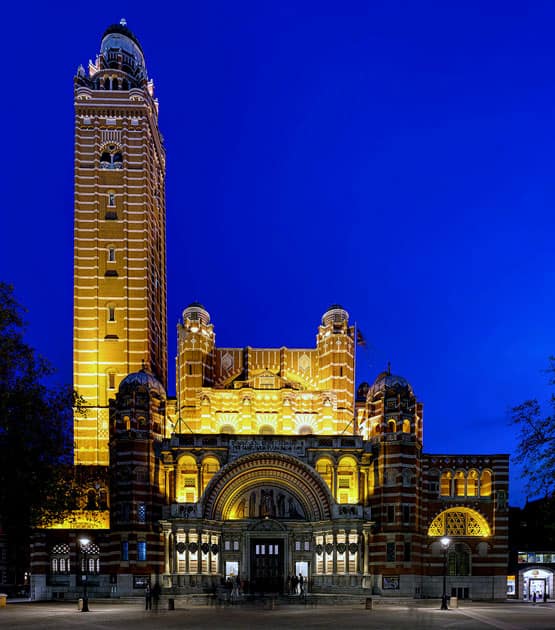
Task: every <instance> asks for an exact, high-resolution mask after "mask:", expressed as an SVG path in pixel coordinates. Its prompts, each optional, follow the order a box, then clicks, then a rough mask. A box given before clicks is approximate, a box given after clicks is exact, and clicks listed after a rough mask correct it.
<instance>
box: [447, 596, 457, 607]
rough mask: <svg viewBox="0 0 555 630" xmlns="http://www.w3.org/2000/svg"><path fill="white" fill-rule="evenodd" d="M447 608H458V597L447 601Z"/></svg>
mask: <svg viewBox="0 0 555 630" xmlns="http://www.w3.org/2000/svg"><path fill="white" fill-rule="evenodd" d="M449 606H451V608H458V607H459V598H458V597H451V598H450V600H449Z"/></svg>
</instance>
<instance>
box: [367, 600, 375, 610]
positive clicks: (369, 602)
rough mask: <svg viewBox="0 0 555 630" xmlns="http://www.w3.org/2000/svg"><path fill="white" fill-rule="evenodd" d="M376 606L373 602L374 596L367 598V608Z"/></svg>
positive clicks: (370, 608)
mask: <svg viewBox="0 0 555 630" xmlns="http://www.w3.org/2000/svg"><path fill="white" fill-rule="evenodd" d="M373 608H374V604H373V603H372V598H371V597H367V598H366V610H372V609H373Z"/></svg>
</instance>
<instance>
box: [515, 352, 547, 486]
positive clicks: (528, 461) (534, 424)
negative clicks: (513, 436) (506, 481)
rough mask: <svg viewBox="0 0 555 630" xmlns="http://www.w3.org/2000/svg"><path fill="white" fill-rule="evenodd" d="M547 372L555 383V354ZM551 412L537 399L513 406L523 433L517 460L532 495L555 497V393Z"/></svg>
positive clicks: (519, 427) (519, 436)
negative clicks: (521, 466)
mask: <svg viewBox="0 0 555 630" xmlns="http://www.w3.org/2000/svg"><path fill="white" fill-rule="evenodd" d="M546 372H547V373H548V375H549V384H550V385H551V386H555V357H550V358H549V367H548V369H547V370H546ZM547 411H548V413H546V410H545V409H543V408H542V405H541V404H540V402H539V401H538V400H536V399H533V400H526V401H525V402H523V403H522V404H520V405H518V406H517V407H514V408H513V409H512V422H513V424H514V425H516V426H517V427H518V432H519V433H518V440H519V442H518V446H517V455H516V457H515V461H516V462H517V463H520V464H522V465H523V469H524V474H525V475H526V478H527V483H526V487H527V490H528V492H529V495H530V496H531V497H553V496H555V392H553V393H552V394H551V398H550V400H549V404H548V410H547Z"/></svg>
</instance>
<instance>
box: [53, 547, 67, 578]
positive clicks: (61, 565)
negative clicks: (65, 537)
mask: <svg viewBox="0 0 555 630" xmlns="http://www.w3.org/2000/svg"><path fill="white" fill-rule="evenodd" d="M50 572H51V573H52V574H53V575H60V574H67V573H69V572H70V564H69V545H66V544H65V543H62V544H60V545H54V547H52V550H51V551H50Z"/></svg>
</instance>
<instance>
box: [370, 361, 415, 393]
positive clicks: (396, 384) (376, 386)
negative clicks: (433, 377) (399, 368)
mask: <svg viewBox="0 0 555 630" xmlns="http://www.w3.org/2000/svg"><path fill="white" fill-rule="evenodd" d="M391 388H400V389H404V388H408V390H409V393H411V394H412V393H413V391H412V387H411V386H410V383H409V382H408V381H407V379H406V378H403V377H402V376H398V375H396V374H392V373H391V369H390V368H389V367H388V369H387V370H385V371H384V372H381V373H380V374H378V376H377V378H376V380H375V381H374V383H373V384H372V386H371V387H370V389H369V390H368V398H369V399H372V398H374V397H375V396H376V395H378V394H380V393H383V392H384V391H385V390H386V389H391Z"/></svg>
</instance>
